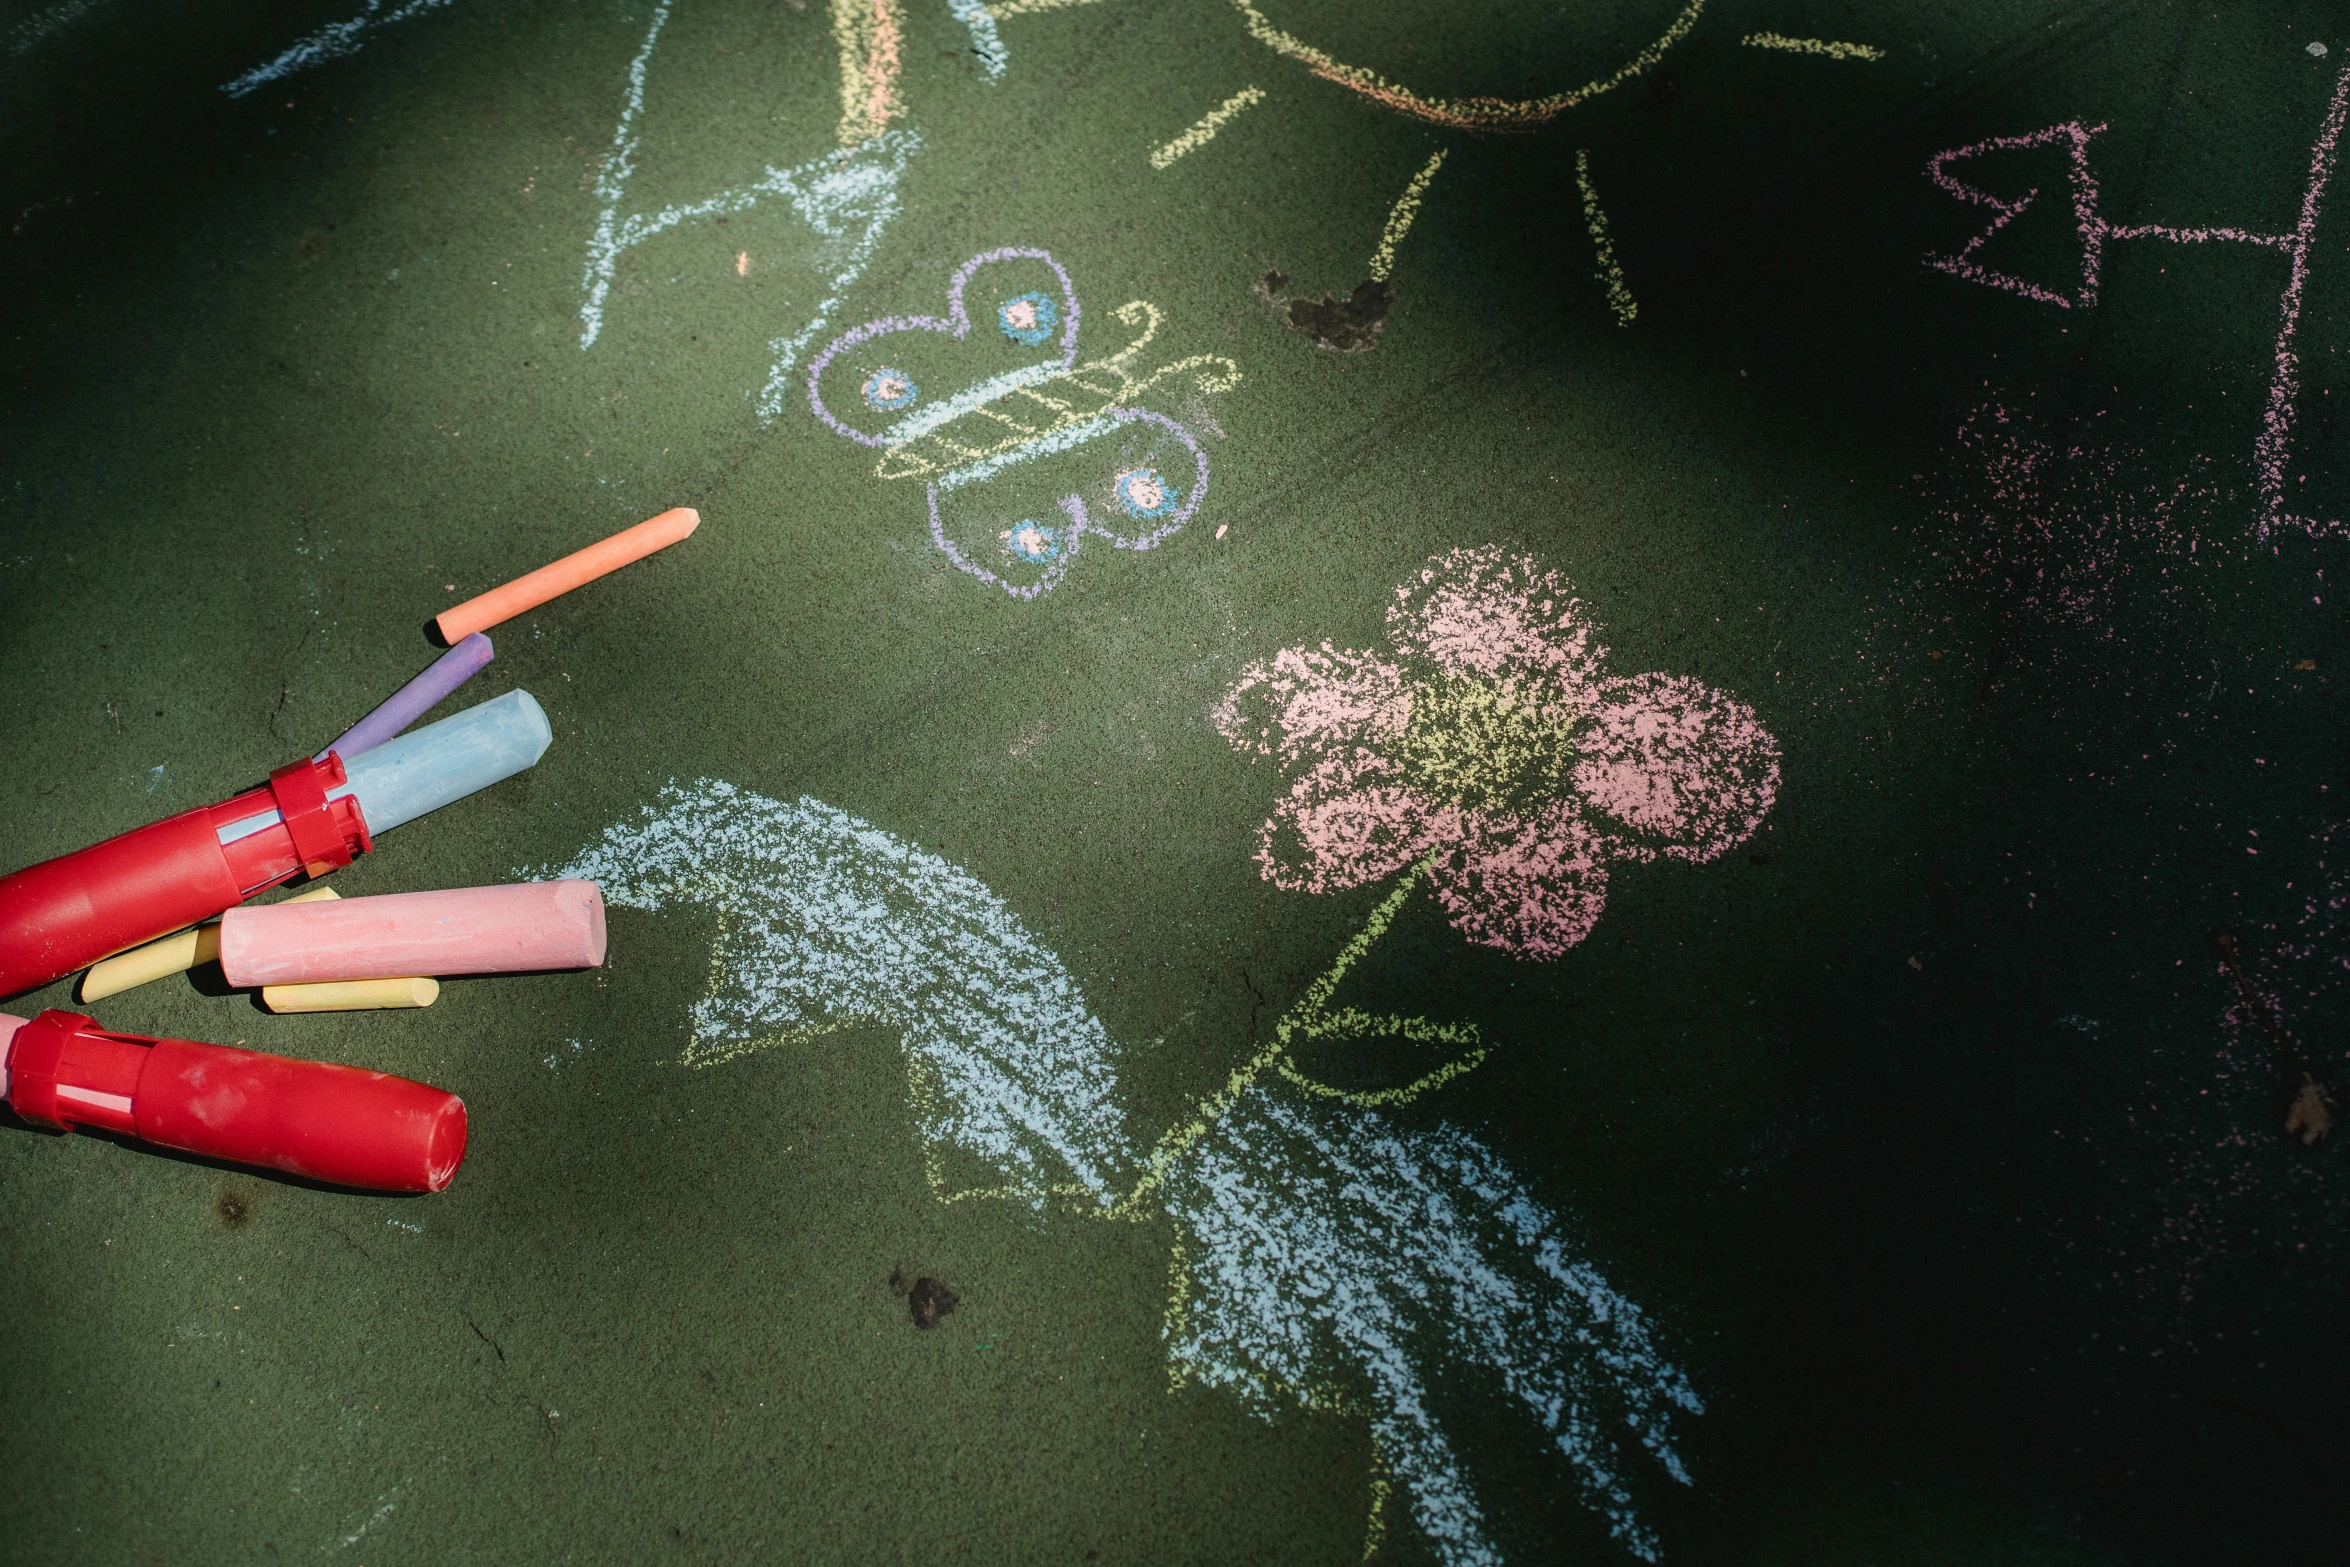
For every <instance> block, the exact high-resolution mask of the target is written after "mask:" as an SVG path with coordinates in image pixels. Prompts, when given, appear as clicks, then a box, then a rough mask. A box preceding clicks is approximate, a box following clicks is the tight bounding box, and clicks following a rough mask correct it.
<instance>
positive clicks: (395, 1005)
mask: <svg viewBox="0 0 2350 1567" xmlns="http://www.w3.org/2000/svg"><path fill="white" fill-rule="evenodd" d="M440 995H441V982H440V981H439V980H437V979H347V980H340V981H337V982H335V983H332V984H325V985H264V986H262V987H261V1004H262V1005H263V1006H265V1007H267V1008H269V1010H270V1011H272V1012H391V1011H399V1010H402V1009H405V1008H409V1007H429V1006H431V1005H432V1004H433V1003H434V1002H435V1001H437V1000H439V999H440Z"/></svg>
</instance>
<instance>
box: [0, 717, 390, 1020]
mask: <svg viewBox="0 0 2350 1567" xmlns="http://www.w3.org/2000/svg"><path fill="white" fill-rule="evenodd" d="M344 781H345V780H344V774H343V762H342V758H341V757H339V756H336V755H334V754H333V753H331V752H330V753H328V755H327V757H326V760H324V761H322V762H311V761H300V762H295V763H292V764H290V765H288V766H285V767H281V768H279V769H278V770H277V771H276V772H274V773H271V774H270V775H269V782H268V784H267V785H266V786H265V787H263V788H259V789H250V790H247V791H246V792H245V793H243V794H240V795H238V796H236V798H234V799H231V800H224V801H222V802H221V803H220V804H218V805H208V806H204V807H202V808H200V809H197V810H193V811H183V812H181V813H180V814H179V815H177V816H173V817H170V818H167V819H166V820H164V821H160V822H156V823H154V824H152V825H151V826H146V827H139V828H135V829H133V830H132V831H130V832H126V833H123V834H122V835H120V836H119V837H114V838H109V839H107V840H106V841H105V842H104V843H97V844H92V845H91V846H90V847H89V848H87V849H81V850H77V851H76V852H74V853H72V854H65V855H60V856H58V857H57V858H56V859H54V860H44V861H42V862H41V863H40V864H38V865H28V866H26V867H25V868H24V869H23V870H21V871H17V872H15V873H13V874H11V875H8V876H4V877H0V996H8V995H14V994H16V993H17V992H19V991H24V990H30V989H32V988H33V987H34V986H36V985H46V984H48V983H49V982H50V981H51V980H55V979H60V978H63V977H64V976H65V975H67V974H70V973H72V972H73V971H74V970H75V969H78V968H83V967H86V966H88V965H89V964H92V963H95V962H97V961H98V959H100V958H103V957H107V956H109V955H111V954H113V953H116V952H121V951H123V950H125V949H126V948H130V947H135V946H138V945H139V944H140V943H142V942H147V941H152V940H154V939H155V938H156V937H158V936H166V935H169V934H170V933H171V932H173V931H175V930H180V929H183V928H185V927H187V926H189V925H194V924H197V923H199V922H200V921H203V920H208V919H210V918H212V917H213V916H214V915H216V914H219V913H220V912H221V911H222V910H224V909H230V908H234V907H235V906H236V905H237V904H239V903H242V902H243V901H244V900H245V899H247V898H250V897H252V896H253V895H254V894H255V893H257V892H263V891H266V890H267V889H269V888H271V887H275V886H277V885H278V884H279V883H281V882H286V881H291V880H292V879H293V878H294V877H295V876H298V875H301V874H302V873H304V872H308V873H309V874H310V875H313V876H320V875H324V874H325V873H326V872H328V871H330V870H335V869H338V868H340V867H342V866H345V865H348V864H350V863H351V861H352V859H353V857H354V856H356V855H360V854H365V853H367V852H368V851H369V850H371V849H373V848H374V847H375V840H374V839H373V838H372V837H371V836H370V835H369V833H368V830H367V818H366V817H365V815H364V814H362V813H361V811H360V809H359V802H358V800H356V799H355V798H353V797H351V796H348V795H346V796H344V797H343V798H342V799H339V800H329V799H328V798H327V797H326V795H327V791H328V790H330V789H333V788H337V787H339V786H340V785H341V784H342V783H343V782H344ZM273 808H274V809H275V810H276V811H277V812H278V813H279V815H280V816H281V817H283V818H284V819H283V820H282V821H279V822H274V823H272V824H270V825H269V826H267V827H264V828H262V829H261V830H260V831H259V832H254V833H248V834H247V835H246V836H244V837H242V838H239V839H237V840H236V841H235V842H234V843H228V844H224V843H222V842H221V841H220V829H222V828H223V827H226V826H228V825H229V824H231V823H232V822H240V821H243V820H245V819H247V818H248V817H253V816H259V815H262V814H264V813H266V812H268V811H269V810H271V809H273Z"/></svg>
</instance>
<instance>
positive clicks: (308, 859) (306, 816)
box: [269, 751, 375, 877]
mask: <svg viewBox="0 0 2350 1567" xmlns="http://www.w3.org/2000/svg"><path fill="white" fill-rule="evenodd" d="M321 774H323V775H324V776H323V777H322V776H321ZM345 776H346V775H345V773H344V772H343V759H342V758H341V757H340V756H337V755H336V754H335V753H333V752H332V751H329V752H328V753H327V757H326V760H325V761H323V762H316V763H313V762H309V761H300V762H289V763H287V764H286V765H285V766H283V767H281V768H279V769H278V770H277V771H276V772H273V773H271V774H270V775H269V792H270V795H271V797H272V798H274V799H275V800H276V801H277V813H278V815H279V816H280V817H281V818H283V819H284V821H285V826H286V836H288V837H290V838H292V839H293V840H294V853H295V855H296V856H297V857H299V858H300V860H301V861H302V870H303V873H304V874H305V875H308V876H312V877H318V876H324V875H325V874H326V873H327V872H329V871H339V870H341V869H342V868H343V867H344V866H346V865H348V864H350V863H351V860H352V857H353V855H352V848H351V843H350V835H351V829H352V828H353V827H355V828H357V830H358V837H359V847H358V852H359V853H361V854H364V853H366V852H367V851H368V850H370V849H372V848H374V847H375V845H374V844H373V842H371V841H370V839H369V836H368V832H367V823H366V821H365V820H364V819H363V818H361V817H360V815H359V813H358V812H357V811H355V810H341V811H338V810H337V809H336V808H335V807H336V805H337V804H338V803H339V802H336V801H331V800H329V799H327V797H326V792H327V790H329V789H332V788H335V787H338V786H339V785H341V784H342V783H343V781H344V779H345Z"/></svg>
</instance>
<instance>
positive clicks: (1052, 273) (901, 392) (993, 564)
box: [808, 246, 1240, 599]
mask: <svg viewBox="0 0 2350 1567" xmlns="http://www.w3.org/2000/svg"><path fill="white" fill-rule="evenodd" d="M1112 315H1113V316H1114V317H1115V318H1116V320H1117V321H1118V322H1119V323H1120V324H1121V325H1123V326H1124V327H1125V328H1127V329H1128V331H1129V332H1130V333H1131V334H1132V336H1131V337H1130V338H1129V340H1128V341H1127V343H1126V345H1125V347H1123V348H1121V349H1119V350H1118V352H1116V353H1114V354H1110V355H1107V356H1104V357H1102V358H1098V359H1092V360H1082V361H1081V360H1080V359H1079V358H1078V349H1077V345H1078V333H1079V328H1080V326H1081V324H1082V320H1083V312H1082V309H1081V307H1080V306H1079V304H1078V299H1077V289H1076V285H1075V284H1074V283H1072V282H1071V281H1070V278H1069V273H1068V270H1067V269H1066V268H1064V267H1063V266H1062V265H1061V264H1060V263H1059V262H1058V261H1056V260H1054V259H1053V257H1052V255H1051V253H1050V252H1048V251H1043V250H1037V249H1032V248H1028V247H1024V246H1007V247H1005V248H1003V249H1000V250H991V251H987V252H985V253H983V254H981V255H977V256H973V257H972V258H971V259H970V260H968V261H966V262H964V263H963V264H962V265H961V266H959V267H957V268H956V269H955V271H954V274H953V275H952V276H951V277H950V278H949V279H948V280H947V289H946V310H945V313H944V314H942V315H900V316H884V317H881V318H880V319H878V320H873V321H868V322H866V323H865V324H863V325H862V326H857V327H853V328H851V329H850V330H848V331H846V332H843V333H842V334H841V335H840V336H838V337H836V338H834V339H833V340H832V341H831V342H830V343H828V344H827V345H825V347H824V349H823V350H822V351H821V352H819V353H818V354H817V355H816V356H815V358H814V359H812V360H810V361H809V364H808V404H809V407H810V408H811V409H812V410H814V412H815V415H816V417H817V419H819V420H820V421H821V422H822V423H823V424H824V425H825V426H826V427H827V428H829V429H830V430H831V431H832V432H833V433H834V434H836V435H840V436H843V437H846V438H847V439H849V440H852V441H855V442H857V443H858V444H859V445H863V446H869V447H873V448H875V449H876V450H878V451H879V452H880V453H881V458H880V461H879V463H878V464H877V466H876V467H875V469H874V476H875V477H876V478H880V479H885V480H898V479H921V480H923V481H924V489H925V492H926V497H927V502H928V507H929V521H930V538H931V542H932V543H933V544H935V545H936V546H937V547H938V549H939V550H940V551H941V552H942V553H944V554H945V555H946V557H947V559H948V560H949V561H951V562H953V563H954V565H955V566H956V567H957V568H958V569H959V570H962V571H964V572H967V573H969V574H970V575H972V576H974V577H977V578H978V579H979V580H980V581H982V582H985V583H988V584H990V585H992V586H994V587H999V588H1001V589H1003V590H1004V591H1005V592H1006V593H1008V594H1010V595H1011V596H1012V597H1014V598H1016V599H1034V598H1037V597H1039V596H1041V595H1043V594H1046V593H1049V592H1051V591H1052V590H1053V589H1054V588H1055V587H1057V586H1059V585H1060V583H1061V580H1062V579H1063V578H1064V577H1065V576H1066V575H1067V574H1068V571H1069V568H1070V566H1071V565H1072V564H1073V563H1074V562H1075V561H1076V559H1077V557H1078V555H1079V553H1080V552H1081V551H1082V550H1083V549H1084V548H1085V546H1086V545H1087V543H1088V541H1100V542H1102V543H1107V544H1109V545H1110V546H1112V547H1113V548H1117V549H1124V550H1147V549H1152V548H1155V547H1156V546H1158V545H1159V544H1162V543H1164V542H1165V541H1166V540H1167V539H1169V538H1171V537H1173V536H1174V535H1175V533H1176V532H1177V531H1178V530H1180V529H1181V528H1182V527H1183V525H1184V524H1185V523H1187V522H1189V521H1190V520H1191V518H1192V516H1193V514H1194V513H1196V512H1197V511H1198V510H1199V506H1200V503H1201V502H1202V501H1203V500H1205V499H1206V497H1207V492H1208V468H1209V464H1208V454H1207V450H1206V448H1205V447H1203V446H1202V445H1201V444H1200V441H1199V437H1198V436H1197V435H1195V434H1194V433H1193V432H1192V431H1191V430H1190V429H1189V428H1187V427H1186V426H1184V425H1183V424H1181V423H1178V422H1177V421H1176V420H1174V419H1172V418H1170V417H1168V416H1167V415H1166V414H1164V413H1161V412H1158V411H1156V410H1155V409H1152V408H1149V407H1147V406H1145V405H1144V401H1143V399H1144V397H1145V394H1147V393H1150V392H1153V391H1154V390H1159V389H1162V388H1167V387H1172V386H1174V385H1179V384H1180V385H1186V386H1188V387H1190V388H1191V389H1192V390H1194V391H1196V392H1198V393H1201V394H1214V393H1218V392H1223V391H1227V390H1229V389H1231V388H1232V387H1233V386H1235V385H1237V384H1239V381H1240V369H1239V367H1238V366H1237V365H1235V364H1233V362H1232V361H1231V360H1229V359H1226V358H1223V357H1221V356H1219V355H1214V354H1195V355H1192V356H1190V357H1188V358H1184V359H1178V360H1175V361H1173V362H1171V363H1168V364H1165V365H1161V366H1159V367H1158V368H1156V369H1153V370H1148V371H1145V370H1144V369H1143V368H1142V358H1143V354H1144V350H1145V349H1147V348H1149V347H1150V346H1151V345H1152V344H1153V342H1154V341H1155V340H1156V339H1157V337H1158V334H1159V329H1160V326H1161V322H1162V317H1161V314H1160V311H1159V308H1158V307H1157V306H1156V305H1153V304H1150V303H1148V302H1147V301H1144V300H1133V301H1130V302H1128V303H1127V304H1124V305H1121V306H1119V307H1118V308H1117V310H1115V311H1113V312H1112Z"/></svg>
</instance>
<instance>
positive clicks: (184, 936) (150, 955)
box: [82, 887, 342, 1002]
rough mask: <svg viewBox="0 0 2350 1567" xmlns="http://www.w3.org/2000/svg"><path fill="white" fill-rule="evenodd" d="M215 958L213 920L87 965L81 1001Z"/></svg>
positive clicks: (330, 894) (298, 899)
mask: <svg viewBox="0 0 2350 1567" xmlns="http://www.w3.org/2000/svg"><path fill="white" fill-rule="evenodd" d="M341 896H342V894H340V893H338V892H336V891H335V890H334V888H332V887H313V888H311V889H310V890H309V891H308V892H298V893H296V894H294V896H292V897H290V898H288V899H286V902H288V903H316V902H319V901H321V900H324V899H327V898H338V897H341ZM219 961H220V921H218V920H214V921H212V922H211V923H210V924H207V925H198V926H197V927H196V928H195V929H193V930H183V931H181V932H179V933H178V934H177V935H173V936H166V937H164V938H163V939H162V940H161V941H150V942H148V943H147V944H146V945H145V946H143V947H133V948H131V950H130V951H128V952H118V953H116V954H115V955H114V956H113V957H111V958H108V959H106V960H105V961H104V962H103V963H93V964H91V965H90V971H89V972H88V973H87V974H84V975H83V976H82V1000H83V1001H85V1002H90V1001H103V1000H105V999H106V998H107V997H108V996H119V995H121V994H122V993H123V992H124V991H126V990H135V989H137V988H138V987H139V986H141V985H145V984H149V983H152V982H153V981H155V980H158V979H169V978H170V977H171V976H172V975H174V974H185V973H186V972H187V971H188V970H190V969H192V968H200V967H202V966H203V965H204V964H207V963H218V962H219Z"/></svg>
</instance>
